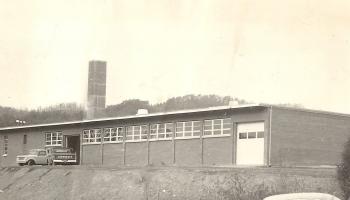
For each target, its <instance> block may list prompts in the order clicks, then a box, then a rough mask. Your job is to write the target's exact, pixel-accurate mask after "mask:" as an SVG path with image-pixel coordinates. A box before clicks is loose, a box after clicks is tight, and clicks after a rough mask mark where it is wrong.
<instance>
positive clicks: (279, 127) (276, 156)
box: [271, 107, 350, 166]
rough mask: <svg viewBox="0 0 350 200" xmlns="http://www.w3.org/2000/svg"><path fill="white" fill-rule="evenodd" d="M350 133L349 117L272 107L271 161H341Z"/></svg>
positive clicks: (305, 163) (314, 162)
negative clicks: (344, 145)
mask: <svg viewBox="0 0 350 200" xmlns="http://www.w3.org/2000/svg"><path fill="white" fill-rule="evenodd" d="M349 136H350V119H349V117H344V116H336V115H330V114H324V113H315V112H308V111H303V110H291V109H284V108H276V107H273V109H272V141H271V143H272V146H271V163H272V165H280V166H296V165H300V166H304V165H335V164H338V163H339V161H340V157H341V152H342V150H343V144H344V142H345V141H346V140H347V138H348V137H349Z"/></svg>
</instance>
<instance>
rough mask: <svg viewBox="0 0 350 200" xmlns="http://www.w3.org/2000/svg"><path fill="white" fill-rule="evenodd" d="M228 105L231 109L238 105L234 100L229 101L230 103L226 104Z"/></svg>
mask: <svg viewBox="0 0 350 200" xmlns="http://www.w3.org/2000/svg"><path fill="white" fill-rule="evenodd" d="M228 105H229V106H232V107H235V106H238V105H239V103H238V101H236V100H232V101H230V102H229V103H228Z"/></svg>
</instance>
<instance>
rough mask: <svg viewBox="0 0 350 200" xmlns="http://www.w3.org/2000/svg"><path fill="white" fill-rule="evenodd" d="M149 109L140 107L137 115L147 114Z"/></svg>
mask: <svg viewBox="0 0 350 200" xmlns="http://www.w3.org/2000/svg"><path fill="white" fill-rule="evenodd" d="M147 114H148V110H147V109H138V110H137V114H136V115H147Z"/></svg>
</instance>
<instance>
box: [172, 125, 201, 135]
mask: <svg viewBox="0 0 350 200" xmlns="http://www.w3.org/2000/svg"><path fill="white" fill-rule="evenodd" d="M200 134H201V122H200V121H187V122H177V123H176V137H177V138H186V137H199V136H200Z"/></svg>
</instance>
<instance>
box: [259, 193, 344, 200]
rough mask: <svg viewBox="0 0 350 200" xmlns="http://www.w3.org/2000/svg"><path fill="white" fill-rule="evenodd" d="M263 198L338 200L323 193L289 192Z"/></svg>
mask: <svg viewBox="0 0 350 200" xmlns="http://www.w3.org/2000/svg"><path fill="white" fill-rule="evenodd" d="M263 200H340V199H339V198H337V197H335V196H333V195H330V194H325V193H289V194H279V195H273V196H269V197H266V198H264V199H263Z"/></svg>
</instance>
